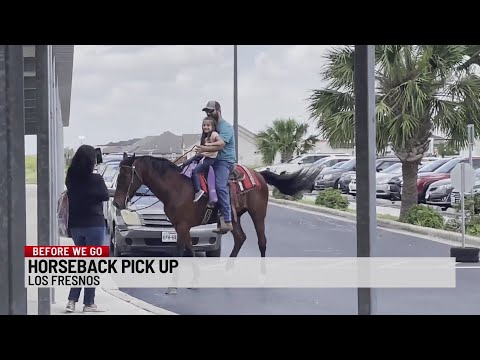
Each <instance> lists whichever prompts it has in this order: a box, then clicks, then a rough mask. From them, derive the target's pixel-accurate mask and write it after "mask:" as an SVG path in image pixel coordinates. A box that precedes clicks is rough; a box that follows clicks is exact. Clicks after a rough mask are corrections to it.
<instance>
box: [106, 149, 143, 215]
mask: <svg viewBox="0 0 480 360" xmlns="http://www.w3.org/2000/svg"><path fill="white" fill-rule="evenodd" d="M137 162H138V158H136V157H135V154H133V156H130V157H129V156H128V155H127V154H126V153H123V160H122V161H121V162H120V165H119V173H118V178H117V187H116V189H115V194H114V196H113V202H112V204H113V206H115V207H116V208H118V209H120V210H122V209H125V208H126V207H127V203H128V201H129V200H130V199H131V198H132V197H133V196H134V195H135V193H136V191H137V190H138V188H139V187H140V186H141V185H142V175H141V170H140V169H139V168H138V167H137V166H136V165H137Z"/></svg>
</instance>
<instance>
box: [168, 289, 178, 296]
mask: <svg viewBox="0 0 480 360" xmlns="http://www.w3.org/2000/svg"><path fill="white" fill-rule="evenodd" d="M165 294H167V295H177V289H176V288H168V289H167V291H166V292H165Z"/></svg>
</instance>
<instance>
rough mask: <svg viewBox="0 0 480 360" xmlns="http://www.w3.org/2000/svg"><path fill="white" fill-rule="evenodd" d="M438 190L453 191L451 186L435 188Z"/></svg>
mask: <svg viewBox="0 0 480 360" xmlns="http://www.w3.org/2000/svg"><path fill="white" fill-rule="evenodd" d="M437 189H438V190H448V189H453V186H452V185H441V186H439V187H438V188H437Z"/></svg>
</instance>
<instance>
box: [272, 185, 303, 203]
mask: <svg viewBox="0 0 480 360" xmlns="http://www.w3.org/2000/svg"><path fill="white" fill-rule="evenodd" d="M272 196H273V197H274V198H275V199H283V200H292V201H294V200H301V199H302V198H303V194H302V193H298V194H295V196H290V195H285V194H282V193H281V192H280V191H278V189H277V188H273V190H272Z"/></svg>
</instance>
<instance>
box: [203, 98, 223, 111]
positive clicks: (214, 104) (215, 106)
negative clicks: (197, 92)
mask: <svg viewBox="0 0 480 360" xmlns="http://www.w3.org/2000/svg"><path fill="white" fill-rule="evenodd" d="M207 110H212V111H213V110H220V104H219V103H218V101H214V100H211V101H209V102H208V103H207V105H206V106H205V107H204V108H203V109H202V111H207Z"/></svg>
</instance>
